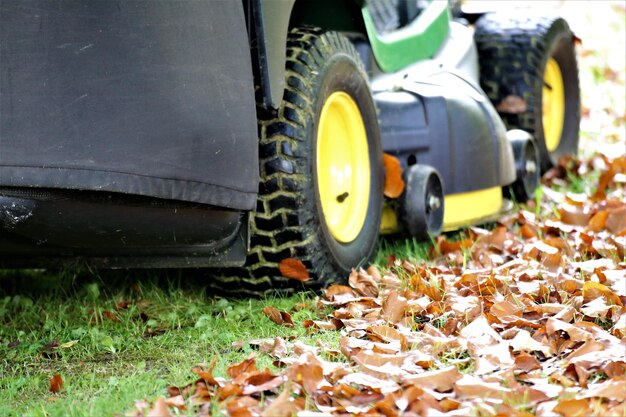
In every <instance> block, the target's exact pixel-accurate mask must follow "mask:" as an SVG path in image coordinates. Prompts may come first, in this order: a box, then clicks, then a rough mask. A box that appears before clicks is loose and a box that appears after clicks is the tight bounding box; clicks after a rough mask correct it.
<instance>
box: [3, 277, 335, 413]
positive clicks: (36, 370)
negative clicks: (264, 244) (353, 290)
mask: <svg viewBox="0 0 626 417" xmlns="http://www.w3.org/2000/svg"><path fill="white" fill-rule="evenodd" d="M83 275H85V276H83V277H81V278H80V279H78V280H72V279H64V278H63V277H62V276H61V277H59V276H55V274H45V273H41V272H40V273H37V272H28V271H27V272H23V273H5V274H4V276H3V277H1V278H0V284H1V286H2V288H4V289H8V288H10V287H11V289H10V292H7V293H10V294H11V295H6V294H3V293H2V292H0V358H1V359H0V415H3V416H5V415H6V416H12V415H15V416H18V415H20V416H21V415H26V416H47V415H52V416H56V415H59V416H60V415H64V416H83V415H111V414H113V413H114V412H119V413H122V414H123V413H124V412H125V411H127V410H129V409H130V408H132V406H133V404H134V401H135V400H139V399H142V398H154V396H155V395H159V394H160V393H163V394H164V393H165V388H166V387H167V386H169V385H178V386H184V385H186V384H187V383H190V382H192V381H193V380H194V379H195V378H194V376H195V375H194V374H193V373H191V371H190V370H191V368H192V367H193V366H195V365H198V364H203V363H209V362H210V361H211V359H212V358H213V357H214V356H217V357H218V363H217V368H216V370H215V375H216V376H225V371H226V367H227V366H228V365H230V364H233V363H237V362H239V361H241V360H242V359H243V358H245V357H246V356H248V354H249V353H250V352H251V351H252V350H251V348H250V347H249V346H248V345H246V346H244V348H243V350H240V351H238V350H235V349H233V348H232V343H233V342H235V341H240V340H250V339H255V338H265V337H276V336H282V337H286V336H296V337H298V339H299V340H302V341H303V342H305V343H307V344H310V345H314V344H315V342H316V340H317V339H321V340H322V341H323V342H324V343H327V344H330V346H332V347H337V340H338V334H337V332H328V333H325V332H320V333H317V334H313V335H307V334H306V329H304V328H303V327H302V326H300V325H299V323H301V322H302V321H304V320H306V319H309V318H317V317H316V316H317V313H316V312H315V308H312V307H311V308H306V309H302V310H298V311H295V312H293V313H292V317H293V319H294V322H296V327H295V328H293V329H290V328H287V327H283V326H278V325H276V324H274V323H272V322H270V321H269V319H267V317H266V316H265V315H264V314H263V313H261V309H262V308H263V307H265V306H267V305H272V306H275V307H277V308H279V309H281V310H286V311H290V310H291V309H292V308H293V307H294V305H295V304H297V303H305V304H308V305H312V304H313V302H314V301H313V297H312V295H305V294H299V295H295V296H291V297H280V298H279V297H276V298H269V299H263V300H238V301H232V300H226V299H221V298H217V297H214V296H210V295H207V294H206V293H205V291H204V289H203V286H202V283H201V282H184V281H181V280H180V279H177V278H167V277H165V278H163V277H156V276H154V277H148V278H146V277H141V279H140V280H137V279H136V277H135V276H134V275H133V273H130V272H129V273H122V274H118V279H113V280H106V281H104V280H98V277H96V276H93V275H89V274H86V273H85V274H83ZM105 282H106V284H105ZM122 301H125V302H130V303H131V304H129V306H128V308H126V309H120V310H119V311H116V310H115V306H116V305H117V304H118V303H120V302H122ZM111 314H114V316H115V317H116V318H117V319H118V320H119V322H118V321H112V320H111V319H109V318H107V315H109V316H110V315H111ZM54 340H58V344H59V345H60V346H59V347H58V348H55V349H49V350H50V351H51V352H50V353H46V345H47V344H50V343H51V342H53V341H54ZM17 342H19V344H17ZM16 344H17V346H15V345H16ZM64 346H65V347H64ZM271 362H272V360H271V358H270V357H269V356H268V355H266V354H264V353H260V352H259V353H258V366H259V367H266V366H267V367H270V368H273V365H272V363H271ZM54 374H60V375H61V376H62V378H63V381H64V385H63V389H62V390H61V393H60V395H54V394H52V393H51V392H49V378H50V377H51V376H52V375H54Z"/></svg>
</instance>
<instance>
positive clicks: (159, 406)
mask: <svg viewBox="0 0 626 417" xmlns="http://www.w3.org/2000/svg"><path fill="white" fill-rule="evenodd" d="M146 416H147V417H173V414H172V413H171V412H170V408H169V406H168V405H167V402H166V401H165V398H163V397H159V398H157V400H156V401H155V402H154V404H153V405H152V408H151V409H150V411H149V412H148V414H147V415H146Z"/></svg>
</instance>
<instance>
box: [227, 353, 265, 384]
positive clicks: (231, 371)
mask: <svg viewBox="0 0 626 417" xmlns="http://www.w3.org/2000/svg"><path fill="white" fill-rule="evenodd" d="M257 371H258V369H257V368H256V355H255V354H254V352H252V353H250V355H249V356H248V357H247V358H246V359H244V360H243V361H241V362H239V363H238V364H235V365H231V366H229V367H228V368H227V369H226V373H227V374H228V376H229V377H231V378H232V379H235V378H237V377H238V376H239V375H241V374H245V373H251V372H257Z"/></svg>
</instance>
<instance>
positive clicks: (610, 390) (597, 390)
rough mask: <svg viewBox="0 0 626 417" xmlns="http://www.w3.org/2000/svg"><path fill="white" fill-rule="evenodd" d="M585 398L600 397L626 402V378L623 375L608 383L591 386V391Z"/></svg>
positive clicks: (585, 394)
mask: <svg viewBox="0 0 626 417" xmlns="http://www.w3.org/2000/svg"><path fill="white" fill-rule="evenodd" d="M582 396H583V397H585V398H591V397H600V398H608V399H610V400H616V401H622V402H623V401H625V400H626V376H624V375H621V376H619V377H615V378H613V379H610V380H608V381H604V382H602V383H599V384H594V385H593V386H589V391H587V392H586V393H584V394H583V395H582Z"/></svg>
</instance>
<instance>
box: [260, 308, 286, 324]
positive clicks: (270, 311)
mask: <svg viewBox="0 0 626 417" xmlns="http://www.w3.org/2000/svg"><path fill="white" fill-rule="evenodd" d="M261 311H263V313H264V314H265V315H266V316H267V317H268V318H269V319H270V320H272V321H273V322H274V323H276V324H279V325H282V326H287V327H293V326H294V324H293V320H292V319H291V314H289V313H287V312H286V311H280V310H279V309H277V308H276V307H272V306H267V307H263V310H261Z"/></svg>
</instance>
